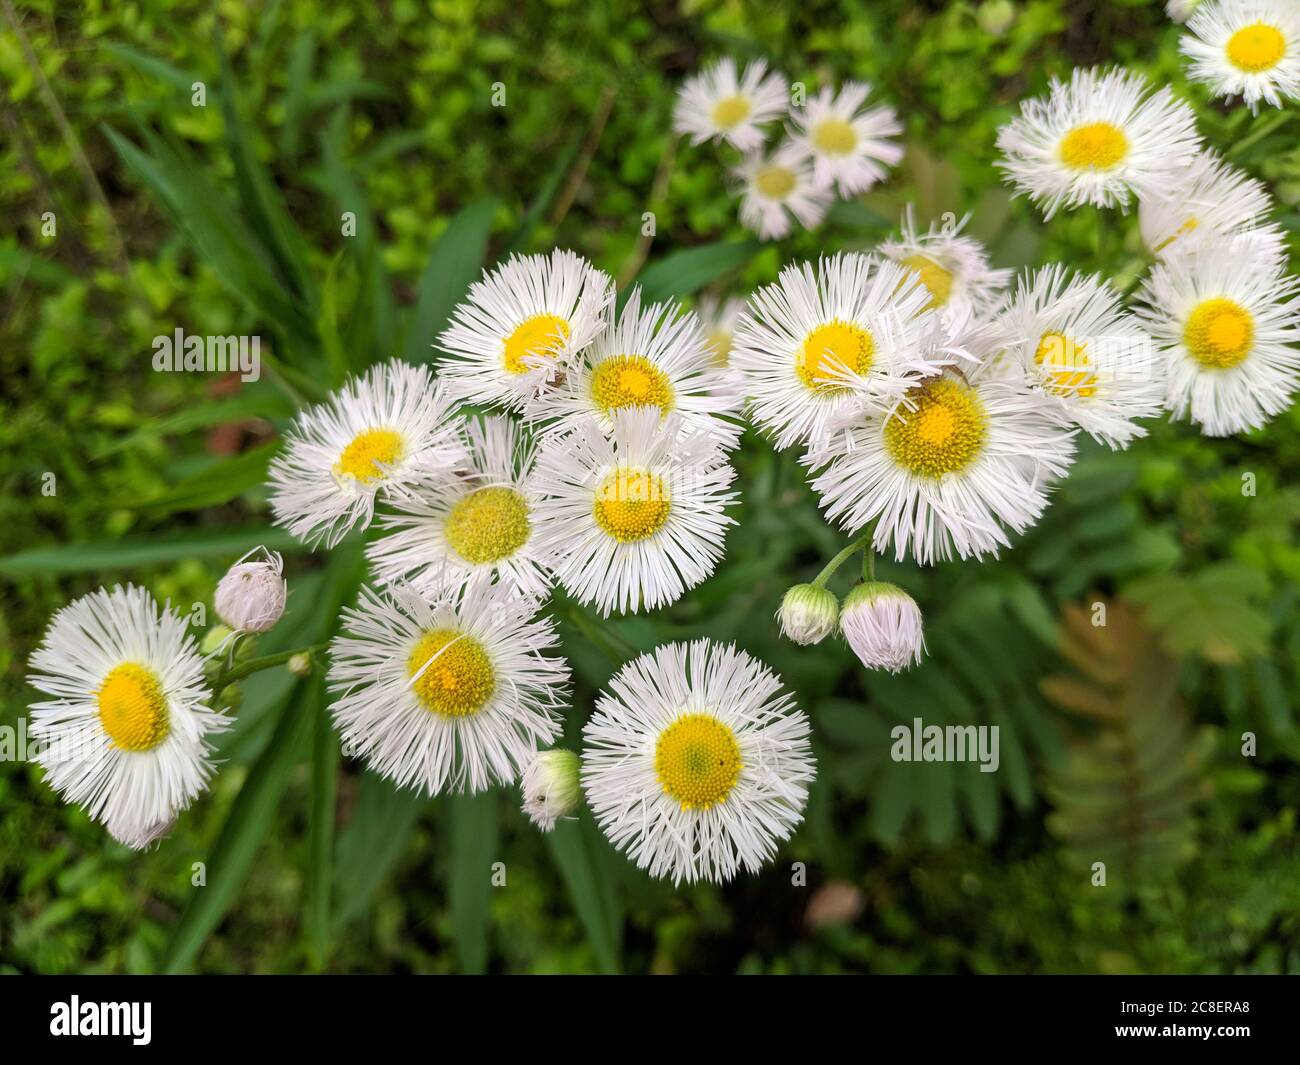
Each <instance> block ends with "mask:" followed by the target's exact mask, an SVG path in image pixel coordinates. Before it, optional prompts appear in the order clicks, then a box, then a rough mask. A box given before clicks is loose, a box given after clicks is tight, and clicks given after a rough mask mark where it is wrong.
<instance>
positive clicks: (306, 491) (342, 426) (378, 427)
mask: <svg viewBox="0 0 1300 1065" xmlns="http://www.w3.org/2000/svg"><path fill="white" fill-rule="evenodd" d="M462 455H463V449H462V448H461V445H460V443H459V442H458V440H457V436H456V433H455V430H454V428H453V424H452V420H451V403H450V401H449V400H448V399H447V397H446V396H445V395H444V394H443V391H442V389H441V388H439V387H437V386H435V384H434V380H433V376H432V374H430V372H429V369H428V367H425V366H411V365H409V364H408V363H405V362H401V361H399V360H396V359H394V360H393V361H391V362H386V363H383V364H382V365H379V366H373V367H371V369H370V371H369V372H368V373H367V374H366V375H365V376H364V377H359V378H353V379H352V380H351V381H349V382H348V383H347V384H345V385H344V386H343V388H342V389H341V390H340V391H338V392H336V393H335V394H334V395H333V396H331V397H330V398H329V400H328V401H327V402H325V403H322V404H320V405H318V406H315V407H311V408H309V409H307V410H305V411H303V412H301V413H300V414H299V415H298V417H297V418H296V419H295V421H294V424H293V429H292V430H291V431H290V433H289V435H288V437H287V439H286V441H285V449H284V452H283V453H282V454H281V455H279V456H278V457H277V458H276V460H275V461H274V462H273V463H271V470H270V484H271V510H272V512H273V513H274V515H275V523H276V524H277V525H279V526H281V527H282V528H285V529H288V530H289V532H291V533H292V534H293V535H294V536H296V537H297V538H298V539H299V540H302V541H303V542H305V543H307V544H311V545H313V546H314V545H315V544H317V543H321V542H323V543H324V544H325V546H326V547H333V546H334V545H335V544H337V543H338V542H339V541H340V540H341V539H343V537H344V536H345V535H346V534H347V533H348V532H349V531H350V530H352V529H354V528H356V527H357V526H360V527H361V528H363V529H364V528H365V527H366V526H368V525H369V524H370V522H371V519H372V518H373V517H374V512H375V498H376V496H379V497H381V498H382V499H384V500H393V499H396V498H400V497H401V496H402V495H403V494H404V493H405V492H408V491H409V490H410V488H411V487H412V485H416V484H419V483H420V482H421V481H422V480H424V479H425V478H427V477H429V476H431V475H433V474H436V473H438V472H439V471H441V470H445V469H447V468H449V467H451V466H454V465H456V464H457V463H458V462H460V461H461V457H462Z"/></svg>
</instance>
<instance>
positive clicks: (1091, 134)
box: [1061, 122, 1128, 170]
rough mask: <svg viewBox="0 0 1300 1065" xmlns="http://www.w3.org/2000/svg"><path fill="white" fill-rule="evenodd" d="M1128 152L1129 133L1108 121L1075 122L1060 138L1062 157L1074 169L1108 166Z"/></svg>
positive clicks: (1100, 168)
mask: <svg viewBox="0 0 1300 1065" xmlns="http://www.w3.org/2000/svg"><path fill="white" fill-rule="evenodd" d="M1126 155H1128V137H1126V136H1125V135H1124V131H1123V130H1122V129H1120V128H1119V127H1118V126H1115V125H1112V124H1111V123H1109V122H1089V123H1087V124H1086V125H1082V126H1075V127H1074V129H1072V130H1070V132H1069V133H1067V134H1066V135H1065V136H1064V137H1062V138H1061V161H1062V162H1064V163H1065V165H1066V166H1068V167H1071V168H1073V169H1075V170H1109V169H1111V168H1112V167H1114V166H1116V165H1117V164H1119V163H1120V162H1122V161H1123V159H1124V157H1125V156H1126Z"/></svg>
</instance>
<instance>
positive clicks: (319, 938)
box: [304, 677, 339, 970]
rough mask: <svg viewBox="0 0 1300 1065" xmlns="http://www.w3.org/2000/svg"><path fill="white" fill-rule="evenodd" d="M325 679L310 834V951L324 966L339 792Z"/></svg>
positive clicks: (319, 685) (316, 731)
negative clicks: (336, 800) (326, 702)
mask: <svg viewBox="0 0 1300 1065" xmlns="http://www.w3.org/2000/svg"><path fill="white" fill-rule="evenodd" d="M323 687H324V686H323V682H322V681H321V680H320V678H319V677H318V678H317V680H316V689H317V690H316V696H317V697H316V708H315V709H316V714H315V722H314V725H313V732H312V755H311V808H310V810H309V811H308V818H307V823H308V833H307V906H306V920H305V922H304V923H305V925H306V933H307V953H308V956H309V957H310V958H311V961H312V965H313V966H314V967H315V968H316V969H318V970H319V969H323V968H324V967H325V965H326V963H327V962H328V961H329V952H330V885H331V881H332V879H333V871H334V801H335V797H336V795H337V793H338V772H339V744H338V740H337V738H336V737H335V735H334V731H333V729H332V728H331V727H330V718H329V713H328V712H327V711H326V707H325V697H324V690H323Z"/></svg>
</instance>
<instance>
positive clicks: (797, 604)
mask: <svg viewBox="0 0 1300 1065" xmlns="http://www.w3.org/2000/svg"><path fill="white" fill-rule="evenodd" d="M776 616H777V618H778V619H779V620H780V622H781V635H783V636H784V637H785V638H786V639H787V640H793V641H794V642H795V643H797V644H802V645H803V646H805V647H806V646H807V645H808V644H810V643H821V642H822V640H824V639H826V637H827V636H829V635H830V634H831V633H832V632H834V631H835V622H836V621H837V620H838V619H839V616H840V605H839V602H838V601H837V600H836V598H835V596H834V594H833V593H831V592H829V591H827V590H826V589H825V588H823V587H821V586H820V585H817V584H796V585H795V586H794V587H793V588H791V589H790V590H789V591H788V592H786V593H785V596H784V598H782V600H781V609H780V610H778V611H777V612H776Z"/></svg>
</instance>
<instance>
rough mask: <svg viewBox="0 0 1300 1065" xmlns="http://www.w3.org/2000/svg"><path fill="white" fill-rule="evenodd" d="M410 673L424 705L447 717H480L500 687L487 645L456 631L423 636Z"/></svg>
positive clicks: (410, 660) (408, 664) (409, 662)
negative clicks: (484, 646)
mask: <svg viewBox="0 0 1300 1065" xmlns="http://www.w3.org/2000/svg"><path fill="white" fill-rule="evenodd" d="M426 663H427V668H426ZM422 670H423V672H421V671H422ZM406 672H407V675H408V676H410V677H411V678H412V680H411V687H412V688H413V689H414V690H415V694H416V696H417V697H418V698H419V700H420V703H421V705H423V706H424V708H425V709H426V710H428V711H430V712H431V713H435V714H441V715H442V716H443V717H453V718H454V717H468V716H469V715H470V714H477V713H478V712H479V711H480V710H482V709H483V706H484V704H485V703H486V702H487V701H488V700H489V699H491V698H492V693H493V692H494V691H496V687H497V681H496V673H495V672H494V671H493V669H492V660H491V659H490V658H488V654H487V652H486V651H485V650H483V645H482V644H481V643H479V642H478V641H477V640H476V639H474V638H473V637H472V636H465V635H463V634H462V633H459V632H456V631H455V630H454V629H431V630H430V631H428V632H426V633H425V634H424V635H423V636H421V637H420V640H419V642H418V643H417V644H416V645H415V648H414V650H412V651H411V654H410V656H409V657H408V658H407V660H406Z"/></svg>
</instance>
